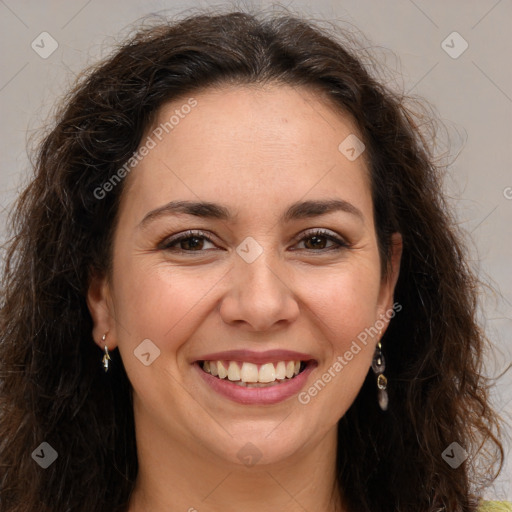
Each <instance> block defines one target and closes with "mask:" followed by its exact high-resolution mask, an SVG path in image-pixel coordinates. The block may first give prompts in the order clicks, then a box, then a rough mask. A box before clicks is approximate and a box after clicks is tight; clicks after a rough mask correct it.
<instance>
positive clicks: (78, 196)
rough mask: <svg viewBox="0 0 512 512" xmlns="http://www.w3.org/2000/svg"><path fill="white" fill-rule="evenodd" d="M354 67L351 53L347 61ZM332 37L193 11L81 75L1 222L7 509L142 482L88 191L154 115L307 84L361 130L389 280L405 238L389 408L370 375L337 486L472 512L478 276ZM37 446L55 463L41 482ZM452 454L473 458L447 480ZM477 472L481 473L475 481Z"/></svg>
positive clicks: (425, 152) (498, 458)
mask: <svg viewBox="0 0 512 512" xmlns="http://www.w3.org/2000/svg"><path fill="white" fill-rule="evenodd" d="M358 52H359V53H358ZM363 57H364V54H363V51H362V50H361V48H359V49H357V46H356V45H355V43H354V42H353V40H352V39H351V37H350V34H348V33H346V34H345V33H344V32H343V31H342V30H341V29H337V30H336V31H334V30H333V31H332V32H331V31H330V29H328V28H326V27H321V26H320V24H319V23H316V22H309V21H306V20H304V19H302V18H301V17H300V16H293V15H290V14H283V13H281V14H272V15H266V14H263V13H247V12H227V13H218V12H217V13H208V12H202V13H199V14H198V13H195V14H194V15H188V16H187V17H184V18H182V19H180V20H177V21H176V20H164V21H162V20H161V19H160V20H158V22H156V23H152V24H151V23H150V24H149V26H144V27H139V28H138V29H137V31H136V33H135V34H134V35H132V36H130V38H129V39H127V40H125V41H124V42H123V43H122V44H121V45H120V46H119V47H118V48H116V51H115V52H114V54H113V55H112V56H110V57H108V58H106V59H104V60H103V61H102V62H100V63H99V64H97V65H95V66H93V67H92V68H90V69H88V70H87V71H86V72H84V73H83V74H82V75H81V76H80V77H79V78H78V79H77V82H76V85H75V87H74V88H73V90H71V91H70V92H69V93H68V94H67V95H66V96H65V97H64V98H63V99H62V103H61V106H60V108H59V110H58V112H57V114H56V117H55V122H54V124H53V125H52V127H51V129H50V130H49V131H48V133H47V134H46V135H45V137H44V139H43V140H42V142H41V143H40V146H39V148H38V151H37V155H36V159H35V164H34V176H33V178H32V179H31V181H30V184H29V185H28V186H27V187H26V188H25V190H24V191H23V192H22V193H21V195H20V197H19V200H18V203H17V206H16V209H15V210H14V212H13V216H12V225H11V229H12V237H11V239H10V241H9V242H8V244H7V252H6V260H5V268H4V271H3V279H2V310H1V332H0V336H1V337H0V472H1V473H0V508H1V509H2V511H4V512H36V511H37V512H40V511H43V512H45V511H50V510H52V511H54V510H59V511H84V512H85V511H88V512H89V511H91V510H94V511H113V510H116V511H123V510H125V507H126V506H127V503H128V499H129V496H130V493H131V491H132V489H133V486H134V482H135V478H136V475H137V470H138V466H137V451H136V445H135V431H134V418H133V407H132V397H131V392H132V388H131V385H130V381H129V379H128V377H127V375H126V372H125V370H124V368H123V365H122V362H121V360H120V357H119V354H118V352H117V351H116V352H114V353H113V354H112V356H111V357H112V369H111V371H110V372H109V373H108V374H104V372H103V371H102V369H101V365H100V364H99V360H100V356H101V354H100V352H99V349H98V347H97V346H96V345H95V343H93V340H92V334H91V333H92V327H93V325H92V319H91V316H90V313H89V310H88V307H87V304H86V294H87V290H88V287H89V282H90V279H91V276H92V273H93V272H102V273H109V272H111V270H112V251H111V249H112V237H113V233H114V231H115V229H116V216H117V211H118V205H119V201H120V197H121V194H122V192H123V183H120V184H119V185H118V186H116V187H113V189H112V191H110V192H109V193H108V194H106V195H105V197H103V198H101V199H98V198H97V197H96V196H97V194H95V190H97V189H98V187H101V186H102V185H103V184H104V183H105V182H107V181H108V180H109V179H111V178H112V176H113V175H114V174H115V172H116V171H117V170H118V169H119V168H121V167H122V166H123V165H124V164H125V163H126V162H127V160H128V159H129V158H131V157H132V156H133V154H134V152H135V151H136V150H137V148H138V146H139V144H140V143H141V139H142V137H143V136H144V134H145V133H146V130H147V129H148V128H149V127H150V126H151V123H152V122H153V121H154V118H155V115H156V113H157V111H158V109H159V107H161V106H162V105H163V104H164V103H166V102H169V101H171V100H175V99H177V98H178V97H183V96H185V95H190V94H192V93H193V92H194V91H195V92H199V91H202V90H205V89H206V88H208V87H212V86H222V85H226V84H235V85H248V84H265V83H275V84H287V85H292V86H293V87H296V88H301V87H308V88H313V89H314V90H316V91H318V92H321V93H322V94H324V96H326V97H327V98H328V100H329V101H330V103H331V106H332V108H333V109H338V108H339V109H340V111H343V112H345V113H348V114H349V115H350V116H351V117H352V118H353V120H354V122H355V123H356V125H357V127H358V129H359V130H360V133H361V135H362V138H363V140H364V143H365V145H366V151H367V153H366V154H367V156H368V159H369V174H370V176H371V194H372V200H373V206H374V218H375V219H374V220H375V226H376V231H377V238H378V244H379V254H380V258H381V263H382V269H383V273H385V272H386V269H389V264H390V254H391V247H390V244H391V235H392V233H394V232H399V233H401V235H402V238H403V254H402V261H401V270H400V276H399V279H398V282H397V285H396V289H395V300H396V301H397V302H399V303H400V304H401V305H402V311H401V312H400V314H399V315H397V316H396V318H394V319H393V320H392V321H391V323H390V326H389V328H388V330H387V331H386V333H385V335H384V338H383V340H382V344H383V347H384V352H385V356H386V359H387V361H388V365H387V369H386V375H387V377H388V382H389V396H390V407H389V410H388V411H387V412H385V413H383V412H382V411H381V410H380V409H379V408H378V405H377V400H376V392H375V383H374V379H373V378H372V375H371V374H369V375H368V377H367V378H366V381H365V383H364V384H363V387H362V389H361V390H360V392H359V394H358V396H357V398H356V400H355V401H354V403H353V404H352V405H351V407H350V409H349V410H348V411H347V413H346V414H345V415H344V416H343V417H342V418H341V420H340V421H339V424H338V439H339V442H338V448H337V449H338V453H337V476H338V482H339V486H340V488H341V489H343V495H344V497H345V499H346V503H347V505H348V506H349V509H350V510H354V511H357V512H391V511H415V512H420V511H421V512H434V511H441V510H446V511H450V512H456V511H457V512H458V511H461V512H470V511H474V510H475V509H476V507H477V501H478V497H479V496H478V492H479V490H481V489H482V488H483V487H482V486H483V485H486V484H488V483H489V482H490V481H492V480H493V479H494V478H495V477H496V476H497V475H498V474H499V472H500V470H501V467H502V464H503V457H504V452H503V447H502V444H501V441H500V436H501V432H500V425H499V417H498V416H497V414H496V413H495V412H494V411H493V409H492V408H491V406H490V404H489V388H490V385H489V381H488V380H487V379H486V378H485V377H483V375H482V374H483V356H484V354H485V350H486V347H487V345H488V344H489V342H488V340H487V338H486V337H485V335H484V333H483V330H482V329H481V327H480V326H479V324H478V322H477V319H476V318H477V300H478V294H479V284H480V282H479V280H478V278H477V276H476V273H475V272H474V271H473V270H472V269H471V268H470V267H469V265H468V258H467V251H466V249H465V246H464V239H463V234H461V233H460V232H459V231H458V228H457V226H456V222H455V218H454V214H453V213H452V212H451V210H450V207H449V205H448V204H447V202H446V199H445V197H444V196H443V192H442V167H441V166H440V165H436V164H435V158H434V154H433V153H434V151H433V150H432V148H431V142H432V141H431V139H430V138H429V136H427V135H425V131H424V130H423V128H422V127H424V126H426V125H427V121H428V119H427V117H426V116H425V113H422V114H418V112H415V111H414V109H412V108H410V107H408V106H407V101H406V100H407V99H408V98H407V97H406V96H405V95H403V94H400V93H398V92H395V91H393V90H392V89H391V88H390V87H388V86H386V85H384V84H383V82H382V81H381V80H378V79H377V78H376V77H375V76H374V75H373V74H372V72H371V69H370V66H368V65H367V64H364V63H363V60H364V59H363ZM42 441H46V442H48V443H49V444H50V445H51V446H52V447H53V448H54V449H55V450H56V451H57V453H58V459H57V462H56V463H55V464H53V465H52V466H51V467H50V468H48V469H47V470H45V471H43V470H41V468H40V467H39V466H38V465H37V464H35V463H34V461H33V460H32V458H31V453H32V452H33V450H34V449H35V448H36V447H37V446H38V445H40V443H41V442H42ZM453 441H457V442H459V443H460V444H461V445H462V446H463V447H464V448H465V449H466V450H467V452H468V453H469V454H470V457H469V458H468V459H467V460H466V461H465V462H464V463H463V464H462V465H461V466H460V467H459V468H457V469H452V468H451V467H450V466H449V465H447V464H446V462H445V461H444V460H443V458H442V456H441V454H442V452H443V451H444V450H445V448H446V447H447V446H449V445H450V444H451V443H452V442H453ZM477 460H480V461H481V460H483V461H485V463H486V464H487V467H486V471H485V472H482V471H479V470H478V464H477Z"/></svg>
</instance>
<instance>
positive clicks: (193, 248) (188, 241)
mask: <svg viewBox="0 0 512 512" xmlns="http://www.w3.org/2000/svg"><path fill="white" fill-rule="evenodd" d="M205 243H211V244H212V245H213V242H212V241H211V240H210V239H209V238H208V237H207V236H205V235H204V234H203V233H202V232H200V231H187V232H186V233H183V234H181V235H178V236H175V237H172V238H170V239H166V240H164V241H163V242H161V243H160V244H159V246H158V248H159V249H161V250H169V251H183V252H203V250H204V244H205ZM178 244H179V246H178V247H176V245H178Z"/></svg>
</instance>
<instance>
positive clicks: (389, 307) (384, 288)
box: [377, 233, 403, 333]
mask: <svg viewBox="0 0 512 512" xmlns="http://www.w3.org/2000/svg"><path fill="white" fill-rule="evenodd" d="M402 249H403V243H402V235H401V234H400V233H393V235H392V236H391V261H390V267H391V268H390V269H389V270H388V273H387V274H386V277H385V278H384V279H382V282H381V285H380V292H379V303H378V308H377V315H378V319H381V320H382V321H383V322H384V323H385V327H384V328H383V329H382V331H383V333H384V332H386V329H387V327H388V324H389V320H390V319H391V318H392V317H390V316H389V312H390V311H394V309H393V304H394V303H393V296H394V293H395V286H396V283H397V281H398V275H399V274H400V260H401V258H402ZM400 309H401V308H400ZM393 316H394V315H393Z"/></svg>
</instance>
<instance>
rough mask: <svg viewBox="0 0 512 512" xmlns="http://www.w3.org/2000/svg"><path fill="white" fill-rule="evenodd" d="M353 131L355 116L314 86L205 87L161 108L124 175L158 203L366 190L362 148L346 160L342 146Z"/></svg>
mask: <svg viewBox="0 0 512 512" xmlns="http://www.w3.org/2000/svg"><path fill="white" fill-rule="evenodd" d="M351 137H357V138H358V139H361V136H360V134H359V131H358V129H357V127H356V124H355V122H354V121H353V119H352V118H351V117H350V116H349V115H347V114H343V113H341V112H340V111H339V110H337V109H335V108H334V106H333V105H332V104H330V103H329V101H327V100H326V99H325V98H322V96H321V95H320V94H319V93H318V92H316V91H313V90H311V89H308V88H303V87H291V86H285V85H265V86H224V87H217V88H209V89H206V90H204V91H201V92H198V93H194V94H191V95H190V96H183V97H181V98H179V99H175V100H173V101H172V102H169V103H166V104H164V105H163V106H162V107H161V108H160V109H159V111H158V113H157V115H156V116H155V120H154V122H153V124H152V125H151V126H150V128H149V129H148V130H147V132H146V134H145V135H144V137H143V140H142V143H141V146H143V145H144V144H146V145H148V146H151V149H150V150H149V151H148V152H147V153H146V156H144V157H143V158H142V159H141V161H140V163H139V164H137V166H136V168H135V170H134V171H133V172H132V173H131V174H130V175H129V176H128V183H127V184H126V185H127V189H126V190H125V193H128V194H130V193H136V194H137V195H138V196H139V199H140V201H142V202H144V201H146V202H147V201H148V200H149V196H151V198H152V202H155V201H156V202H161V203H164V202H168V201H169V200H171V199H174V198H175V197H178V196H179V197H180V198H187V199H194V200H197V199H198V198H201V199H208V200H215V198H216V197H218V196H222V197H224V196H226V194H228V195H230V196H232V197H237V198H239V200H240V201H241V202H242V203H243V202H244V200H247V199H250V196H251V193H252V195H253V196H258V197H260V198H261V196H262V195H265V196H266V198H267V199H268V200H269V201H283V200H286V202H287V203H288V202H291V200H292V197H291V195H293V196H297V197H295V199H298V198H300V197H302V196H304V195H306V194H308V193H311V194H312V195H315V196H317V197H320V196H327V195H332V191H333V189H340V190H345V192H346V193H349V194H350V193H352V194H353V193H355V191H357V193H359V194H361V193H363V192H366V193H369V182H368V173H367V166H366V161H365V158H366V155H365V154H364V153H363V154H361V156H360V157H359V158H357V159H355V160H353V161H351V160H350V159H348V158H347V157H346V155H345V154H344V153H343V152H341V151H340V144H342V143H343V141H345V140H347V138H348V139H349V140H351V139H350V138H351ZM135 183H137V186H136V187H132V185H134V184H135ZM183 196H186V197H183ZM288 196H290V197H288ZM246 204H248V203H246ZM260 206H261V207H268V206H270V204H268V205H263V204H262V205H260Z"/></svg>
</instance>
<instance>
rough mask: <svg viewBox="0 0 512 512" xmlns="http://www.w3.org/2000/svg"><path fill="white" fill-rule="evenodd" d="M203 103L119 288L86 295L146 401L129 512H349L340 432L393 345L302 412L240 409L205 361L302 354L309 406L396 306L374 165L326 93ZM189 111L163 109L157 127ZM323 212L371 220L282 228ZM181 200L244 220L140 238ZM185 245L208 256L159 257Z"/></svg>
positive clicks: (133, 197)
mask: <svg viewBox="0 0 512 512" xmlns="http://www.w3.org/2000/svg"><path fill="white" fill-rule="evenodd" d="M194 98H195V99H196V100H197V106H196V107H195V108H193V109H191V112H190V113H189V114H188V115H186V116H184V118H183V119H180V122H179V124H178V125H176V126H175V128H174V129H173V130H172V131H170V132H169V134H168V135H166V136H165V137H164V138H163V139H162V141H161V142H159V143H158V144H157V145H156V147H155V148H153V149H152V150H151V151H150V152H149V154H148V155H147V156H145V158H144V159H143V160H142V161H141V162H140V163H139V164H138V166H137V167H136V169H134V170H133V171H132V172H131V174H130V175H129V176H128V177H127V178H126V179H127V183H126V188H125V189H124V191H123V195H122V200H121V205H120V210H119V216H118V224H117V227H116V231H115V236H114V246H113V271H112V275H111V276H101V275H97V276H95V277H94V278H93V279H92V280H91V285H90V289H89V294H88V304H89V309H90V311H91V315H92V317H93V320H94V331H93V337H94V339H95V340H96V342H97V344H98V345H99V346H100V348H101V349H102V350H103V347H104V344H105V343H106V344H107V346H108V348H109V350H114V349H115V348H118V349H119V351H120V353H121V357H122V360H123V364H124V366H125V368H126V371H127V374H128V377H129V379H130V381H131V383H132V386H133V402H134V415H135V423H136V441H137V450H138V458H139V474H138V477H137V481H136V486H135V490H134V492H133V493H132V497H131V501H130V506H129V511H130V512H139V511H143V510H151V511H153V512H160V511H166V512H168V511H170V510H172V511H189V512H193V511H194V510H197V511H198V512H203V511H211V512H217V511H221V510H222V511H223V512H226V511H233V512H234V511H239V510H244V512H252V511H256V510H258V511H260V510H261V509H262V505H264V508H265V510H282V511H285V512H292V511H293V512H295V511H303V510H304V509H306V510H322V511H333V510H347V509H346V507H345V506H344V505H343V496H342V495H341V493H339V492H338V491H337V489H336V480H335V453H336V444H337V435H336V426H337V422H338V420H339V419H340V418H341V417H342V416H343V415H344V413H345V412H346V411H347V409H348V408H349V406H350V405H351V403H352V402H353V401H354V399H355V397H356V396H357V394H358V392H359V390H360V388H361V386H362V384H363V381H364V379H365V377H366V375H367V373H368V370H369V367H370V365H371V360H372V356H373V353H374V350H375V345H376V343H377V341H378V338H379V336H375V337H373V338H369V341H368V343H367V345H366V346H364V345H361V351H360V352H359V353H358V354H357V355H354V357H353V359H352V360H351V361H350V362H347V364H346V365H345V366H344V368H343V370H342V371H341V372H338V373H337V374H336V376H335V377H333V378H332V380H331V381H330V382H329V383H328V384H327V385H326V386H325V387H324V388H323V389H322V390H321V391H320V392H319V393H318V394H317V395H316V396H315V397H313V398H311V400H310V402H309V403H307V404H303V403H300V402H299V400H298V399H297V396H293V397H291V398H289V399H287V400H285V401H284V402H281V403H278V404H274V405H241V404H238V403H235V402H232V401H230V400H229V399H227V398H225V397H223V396H220V395H218V394H216V393H215V392H214V391H212V390H211V389H210V388H209V386H207V385H206V384H205V383H204V382H203V381H202V379H200V378H198V375H197V372H196V371H195V370H194V368H193V367H192V363H193V362H194V361H195V360H197V359H199V358H200V356H201V355H204V354H206V353H208V352H216V351H222V350H232V349H249V350H254V351H266V350H271V349H289V350H295V351H299V352H305V353H308V354H310V355H311V356H312V357H313V358H314V359H315V360H316V361H317V364H318V366H317V367H316V368H315V369H314V370H313V372H312V374H311V375H310V376H309V378H308V382H307V384H306V386H305V387H304V388H303V389H304V390H307V388H309V387H310V386H311V385H312V384H313V383H314V382H315V381H316V380H317V379H318V378H319V377H320V376H321V375H322V374H323V373H324V372H326V371H328V369H329V368H330V367H332V365H333V363H334V362H335V361H336V357H337V356H338V355H343V354H344V353H345V352H346V351H347V350H349V348H350V346H351V344H352V342H353V340H355V339H356V337H357V335H358V334H360V333H361V332H362V331H364V329H365V328H368V327H370V326H373V325H374V324H375V323H376V321H377V320H379V319H380V318H381V317H382V316H383V315H384V313H385V312H386V311H389V310H390V309H391V308H392V306H393V291H394V287H395V283H396V280H397V277H398V272H399V262H400V255H401V250H402V248H401V238H400V235H399V234H395V235H394V244H393V247H394V249H393V255H392V269H391V272H390V273H389V275H388V278H386V279H382V278H381V266H380V261H379V255H378V246H377V239H376V234H375V226H374V223H373V207H372V201H371V195H370V185H369V178H368V171H367V167H366V162H365V159H364V157H365V154H364V153H363V155H362V156H361V157H359V158H357V159H356V160H355V161H349V160H348V159H347V158H346V157H345V156H344V155H343V154H342V153H341V152H340V151H339V150H338V145H339V144H340V142H341V141H343V140H344V139H345V138H346V137H347V136H348V135H349V134H356V135H357V134H358V131H357V129H356V127H355V125H354V123H353V122H352V120H351V119H350V117H349V116H347V115H341V114H340V113H338V112H335V111H334V109H333V108H332V106H330V105H329V104H328V103H327V102H326V101H325V100H323V99H322V97H321V96H320V95H319V94H318V93H315V92H314V91H311V90H307V89H305V88H301V89H296V88H292V87H288V86H283V85H278V86H277V85H266V86H264V87H259V86H258V87H256V86H250V87H249V86H225V87H219V88H216V89H211V88H210V89H207V90H205V91H203V92H201V93H200V94H194ZM186 101H187V98H185V99H183V100H181V99H180V100H175V101H173V102H172V103H168V104H166V105H164V106H163V107H162V108H161V109H160V111H159V115H158V119H157V120H156V123H155V127H156V126H157V125H158V124H159V123H160V122H165V121H166V120H168V119H169V117H170V116H171V115H172V113H173V111H174V110H175V109H180V108H181V106H182V105H184V104H185V103H186ZM152 129H154V127H152ZM150 133H151V132H148V134H150ZM359 138H361V137H360V136H359ZM143 140H144V139H143ZM322 199H323V200H325V199H343V200H345V201H347V202H349V203H351V204H352V205H353V206H354V207H356V208H357V209H358V210H359V211H360V212H361V217H358V216H357V215H354V214H351V213H348V212H345V211H336V212H331V213H328V214H325V215H321V216H317V217H312V218H303V219H295V220H292V221H290V222H282V221H281V220H280V216H281V214H282V213H283V212H284V211H285V210H286V208H287V207H288V206H289V205H290V204H291V203H294V202H296V201H305V200H322ZM172 200H191V201H199V200H201V201H211V202H215V203H220V204H222V205H224V206H226V207H227V208H229V209H230V210H231V211H232V212H233V214H236V218H235V219H233V220H229V221H227V220H218V219H204V218H200V217H194V216H187V215H179V216H177V215H172V214H169V215H164V216H160V217H158V218H155V219H153V220H151V221H149V222H147V223H146V224H144V227H140V223H141V221H142V219H143V218H144V217H145V216H146V215H147V214H148V212H150V211H152V210H155V209H156V208H159V207H161V206H163V205H165V204H167V203H168V202H169V201H172ZM311 228H324V229H326V230H329V232H330V234H332V235H334V236H337V237H338V238H341V239H342V240H345V241H346V242H348V243H349V246H348V247H342V248H341V250H339V251H334V250H328V249H329V248H332V247H336V244H335V243H333V242H331V241H330V240H329V239H327V238H320V240H319V241H317V243H316V244H315V240H312V239H311V236H312V235H310V234H306V235H304V232H305V231H306V230H309V229H311ZM188 229H198V230H202V231H205V232H206V235H207V236H208V238H209V239H210V240H211V241H208V240H205V239H200V240H199V241H196V243H197V242H199V243H198V245H196V246H195V247H198V248H196V249H195V251H196V252H192V251H193V250H194V249H193V248H192V250H190V247H191V245H187V241H185V242H182V243H181V244H180V243H179V242H178V243H177V244H175V246H174V247H175V249H174V251H173V250H170V249H163V248H162V246H161V245H160V242H161V241H162V240H165V239H166V238H167V239H168V238H169V237H170V236H171V235H174V234H179V233H183V232H184V231H186V230H188ZM248 236H251V237H252V238H254V239H255V240H256V241H257V242H258V244H259V245H260V246H261V248H262V250H263V252H262V254H261V255H260V256H259V257H258V258H257V259H256V260H255V261H254V262H252V263H247V262H246V261H245V260H244V259H242V258H241V257H240V256H239V254H238V253H237V252H236V248H237V247H238V246H239V245H240V244H241V243H242V242H243V241H244V240H245V238H246V237H248ZM304 236H307V237H308V238H305V239H304V238H303V237H304ZM188 242H190V240H189V241H188ZM193 247H194V246H193ZM179 248H182V249H189V253H188V254H186V253H183V254H180V253H179V252H178V249H179ZM201 251H202V252H201ZM384 320H385V321H384V324H385V325H384V327H383V329H382V333H383V332H384V331H385V329H386V327H387V323H386V319H384ZM107 332H108V335H107V339H106V342H105V343H104V342H102V340H101V338H102V335H103V334H104V333H107ZM144 339H150V340H151V341H152V342H153V343H154V344H155V345H156V346H157V347H158V349H159V350H160V356H159V357H158V358H156V359H155V360H154V361H153V362H152V363H151V364H150V365H148V366H145V365H144V364H142V363H141V361H140V360H139V359H138V358H137V357H135V356H134V353H133V352H134V350H135V349H136V347H137V346H138V345H139V344H140V343H141V341H142V340H144ZM248 442H250V443H252V444H253V445H254V446H255V447H256V448H257V450H258V453H259V456H260V459H259V460H258V461H257V463H256V464H255V465H252V466H246V465H244V464H243V463H242V462H241V460H240V458H239V456H238V453H239V451H240V450H241V449H243V448H244V446H246V444H247V443H248Z"/></svg>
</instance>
